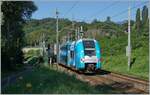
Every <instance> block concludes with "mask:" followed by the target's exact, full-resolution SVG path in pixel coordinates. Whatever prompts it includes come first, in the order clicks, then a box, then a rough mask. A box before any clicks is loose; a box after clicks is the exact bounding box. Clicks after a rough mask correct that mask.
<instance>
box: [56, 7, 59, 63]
mask: <svg viewBox="0 0 150 95" xmlns="http://www.w3.org/2000/svg"><path fill="white" fill-rule="evenodd" d="M58 14H59V12H58V10H57V9H56V52H57V63H58V60H59V56H58V54H59V42H58V37H59V33H58Z"/></svg>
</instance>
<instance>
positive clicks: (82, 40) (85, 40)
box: [76, 38, 96, 43]
mask: <svg viewBox="0 0 150 95" xmlns="http://www.w3.org/2000/svg"><path fill="white" fill-rule="evenodd" d="M86 40H88V41H89V40H91V41H92V40H94V42H96V40H95V39H90V38H84V39H79V40H77V41H76V43H79V42H81V41H86Z"/></svg>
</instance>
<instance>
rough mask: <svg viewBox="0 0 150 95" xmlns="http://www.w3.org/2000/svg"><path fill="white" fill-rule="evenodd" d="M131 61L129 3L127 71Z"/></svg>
mask: <svg viewBox="0 0 150 95" xmlns="http://www.w3.org/2000/svg"><path fill="white" fill-rule="evenodd" d="M130 63H131V35H130V4H129V9H128V71H129V70H130Z"/></svg>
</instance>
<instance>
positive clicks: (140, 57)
mask: <svg viewBox="0 0 150 95" xmlns="http://www.w3.org/2000/svg"><path fill="white" fill-rule="evenodd" d="M142 49H143V48H138V49H136V50H133V51H132V61H131V63H132V65H131V68H130V70H129V71H128V64H127V63H128V62H127V60H128V59H127V58H128V57H127V56H126V55H125V54H120V55H114V56H107V57H104V62H103V69H106V70H110V71H115V72H118V73H122V74H128V75H133V76H135V77H137V78H141V79H146V80H148V78H149V62H148V60H149V59H148V53H146V52H145V53H144V52H143V53H141V52H140V51H141V50H142Z"/></svg>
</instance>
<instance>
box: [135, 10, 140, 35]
mask: <svg viewBox="0 0 150 95" xmlns="http://www.w3.org/2000/svg"><path fill="white" fill-rule="evenodd" d="M140 27H141V20H140V8H138V9H137V11H136V31H137V32H138V34H139V32H140Z"/></svg>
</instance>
